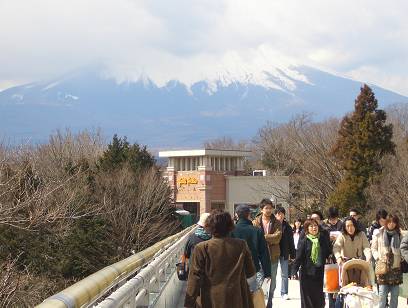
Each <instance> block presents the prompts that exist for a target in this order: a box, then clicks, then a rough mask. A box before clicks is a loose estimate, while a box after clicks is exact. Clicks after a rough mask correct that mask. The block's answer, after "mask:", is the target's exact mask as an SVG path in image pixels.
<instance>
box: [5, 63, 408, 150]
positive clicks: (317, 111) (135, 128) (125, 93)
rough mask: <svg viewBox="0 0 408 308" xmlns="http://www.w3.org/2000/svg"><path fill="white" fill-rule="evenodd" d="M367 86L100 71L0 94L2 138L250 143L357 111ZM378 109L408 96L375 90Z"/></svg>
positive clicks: (311, 76)
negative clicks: (95, 134)
mask: <svg viewBox="0 0 408 308" xmlns="http://www.w3.org/2000/svg"><path fill="white" fill-rule="evenodd" d="M361 85H362V83H361V82H359V81H355V80H352V79H348V78H344V77H341V76H337V75H335V74H331V73H327V72H324V71H321V70H318V69H315V68H312V67H308V66H297V67H290V68H286V69H285V68H276V69H273V70H267V71H266V70H264V71H258V72H251V73H249V72H245V71H242V72H240V73H239V74H232V73H230V72H224V73H221V74H216V75H214V76H213V77H211V78H206V79H202V80H196V81H194V82H190V83H187V82H182V81H180V80H169V81H166V82H164V83H162V84H160V83H158V82H155V81H153V80H152V79H150V78H149V77H148V76H147V75H145V74H144V75H141V76H140V78H139V79H137V80H135V81H125V82H118V81H117V79H115V78H113V77H109V76H108V75H106V74H105V73H102V72H101V71H100V70H95V69H85V70H80V71H77V72H74V73H71V74H67V75H64V76H62V77H60V78H57V79H53V80H48V81H44V82H34V83H30V84H26V85H21V86H16V87H12V88H9V89H6V90H3V91H2V92H0V132H1V133H0V137H3V138H7V139H10V140H14V141H15V142H20V141H22V140H29V142H42V141H44V140H46V139H47V138H48V136H49V134H50V133H52V132H53V131H55V130H56V129H65V128H70V129H71V130H73V131H78V130H82V129H94V128H101V129H102V131H103V132H104V134H105V135H112V134H114V133H117V134H118V135H120V136H127V137H128V138H129V139H130V140H132V141H136V142H139V143H142V144H147V145H149V146H150V147H154V148H170V147H173V148H175V147H192V146H199V145H201V144H202V142H203V141H204V140H208V139H213V138H217V137H221V136H228V137H232V138H234V139H235V138H236V139H249V138H252V137H253V136H254V135H255V134H256V132H257V130H258V129H259V128H260V127H261V126H263V125H264V124H265V123H266V121H274V122H284V121H287V120H289V119H290V118H291V117H293V116H294V115H296V114H299V113H301V112H310V113H312V114H314V118H315V119H316V120H321V119H324V118H327V117H332V116H334V117H342V116H343V115H344V114H345V113H346V112H349V111H351V110H352V109H353V106H354V100H355V98H356V96H357V95H358V93H359V90H360V87H361ZM370 86H371V87H372V89H373V91H374V93H375V95H376V97H377V99H378V101H379V105H380V107H381V108H385V107H387V106H389V105H391V104H395V103H408V97H405V96H402V95H400V94H397V93H395V92H392V91H389V90H386V89H383V88H381V87H378V86H375V85H370Z"/></svg>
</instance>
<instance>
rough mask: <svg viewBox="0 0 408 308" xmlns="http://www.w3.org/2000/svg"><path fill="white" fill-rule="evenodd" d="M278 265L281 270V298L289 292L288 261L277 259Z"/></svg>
mask: <svg viewBox="0 0 408 308" xmlns="http://www.w3.org/2000/svg"><path fill="white" fill-rule="evenodd" d="M279 264H280V268H281V278H282V283H281V296H283V295H284V294H288V292H289V260H288V259H286V260H285V259H284V258H283V257H280V258H279Z"/></svg>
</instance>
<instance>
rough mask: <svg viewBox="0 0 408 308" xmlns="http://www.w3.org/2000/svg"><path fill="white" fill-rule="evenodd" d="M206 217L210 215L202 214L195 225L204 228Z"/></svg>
mask: <svg viewBox="0 0 408 308" xmlns="http://www.w3.org/2000/svg"><path fill="white" fill-rule="evenodd" d="M208 216H210V213H202V214H201V215H200V220H199V221H198V222H197V225H199V226H200V227H203V228H204V227H205V226H206V221H207V218H208Z"/></svg>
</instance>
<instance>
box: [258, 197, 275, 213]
mask: <svg viewBox="0 0 408 308" xmlns="http://www.w3.org/2000/svg"><path fill="white" fill-rule="evenodd" d="M259 207H260V208H261V212H262V215H264V216H265V217H271V216H272V213H273V203H272V201H271V200H270V199H266V198H265V199H262V201H261V203H260V205H259Z"/></svg>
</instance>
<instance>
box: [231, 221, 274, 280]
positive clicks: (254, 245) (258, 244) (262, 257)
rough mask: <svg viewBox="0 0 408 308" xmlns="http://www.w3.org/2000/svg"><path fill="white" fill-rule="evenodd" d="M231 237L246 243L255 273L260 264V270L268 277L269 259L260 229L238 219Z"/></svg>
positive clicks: (269, 272) (269, 273)
mask: <svg viewBox="0 0 408 308" xmlns="http://www.w3.org/2000/svg"><path fill="white" fill-rule="evenodd" d="M231 237H234V238H240V239H241V240H245V241H246V242H247V244H248V247H249V250H250V251H251V254H252V260H253V261H254V265H255V269H256V271H257V272H259V271H260V269H261V266H260V264H262V270H263V272H264V275H265V277H270V276H271V259H270V257H269V251H268V246H267V244H266V241H265V237H264V234H263V232H262V231H261V229H259V228H256V227H255V226H254V225H252V222H251V221H250V220H248V219H245V218H240V219H239V220H238V222H237V224H236V225H235V229H234V231H232V233H231Z"/></svg>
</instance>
